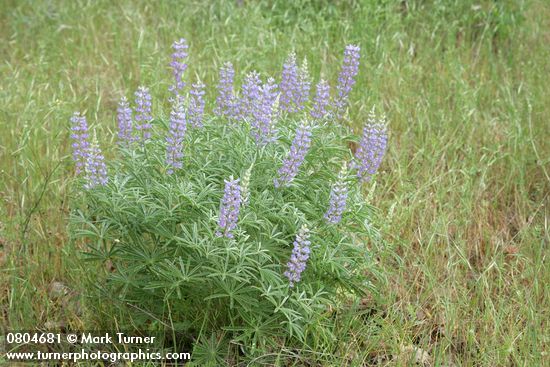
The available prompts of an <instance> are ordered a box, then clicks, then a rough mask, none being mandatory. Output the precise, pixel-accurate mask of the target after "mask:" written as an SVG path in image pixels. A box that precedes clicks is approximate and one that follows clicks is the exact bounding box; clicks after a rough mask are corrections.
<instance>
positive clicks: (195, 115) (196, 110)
mask: <svg viewBox="0 0 550 367" xmlns="http://www.w3.org/2000/svg"><path fill="white" fill-rule="evenodd" d="M189 94H190V99H189V109H188V111H187V114H188V115H189V123H190V124H191V126H192V127H196V128H201V127H202V126H203V124H202V119H203V116H204V84H202V83H201V82H200V81H198V82H197V83H195V84H193V85H192V86H191V91H190V92H189Z"/></svg>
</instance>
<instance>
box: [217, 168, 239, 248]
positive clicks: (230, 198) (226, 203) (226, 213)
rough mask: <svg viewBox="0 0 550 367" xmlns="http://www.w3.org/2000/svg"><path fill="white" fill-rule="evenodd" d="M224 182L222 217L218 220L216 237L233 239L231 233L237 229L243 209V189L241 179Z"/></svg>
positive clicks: (231, 178)
mask: <svg viewBox="0 0 550 367" xmlns="http://www.w3.org/2000/svg"><path fill="white" fill-rule="evenodd" d="M224 181H225V189H224V194H223V198H222V200H221V203H220V217H219V220H218V226H219V230H218V231H217V232H216V235H217V236H219V237H221V236H223V237H227V238H233V233H231V232H232V231H233V230H234V229H235V228H236V227H237V221H238V219H239V211H240V207H241V187H240V185H239V179H235V180H234V179H233V176H231V177H229V180H224Z"/></svg>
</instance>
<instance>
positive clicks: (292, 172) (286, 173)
mask: <svg viewBox="0 0 550 367" xmlns="http://www.w3.org/2000/svg"><path fill="white" fill-rule="evenodd" d="M310 145H311V126H310V125H309V124H307V123H305V122H303V123H302V124H301V125H300V126H298V128H297V129H296V136H295V137H294V140H293V141H292V146H291V147H290V152H289V154H288V156H287V157H286V158H285V159H284V161H283V166H282V167H281V168H279V171H278V173H279V177H278V178H276V179H275V180H274V181H273V182H274V184H275V187H280V186H288V185H290V183H291V182H292V180H293V179H294V177H296V175H297V174H298V169H299V168H300V166H301V165H302V162H303V161H304V158H305V156H306V154H307V151H308V150H309V147H310Z"/></svg>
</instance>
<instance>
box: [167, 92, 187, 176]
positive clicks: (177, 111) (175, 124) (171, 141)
mask: <svg viewBox="0 0 550 367" xmlns="http://www.w3.org/2000/svg"><path fill="white" fill-rule="evenodd" d="M186 130H187V120H186V116H185V110H184V107H183V101H182V100H181V98H177V100H176V101H175V103H174V106H173V107H172V111H171V112H170V131H169V133H168V136H167V137H166V143H167V145H166V163H167V164H168V165H169V166H170V168H169V169H168V171H166V173H168V174H169V175H171V174H172V173H174V170H175V169H179V168H182V166H183V163H182V161H181V159H182V158H183V139H184V138H185V132H186Z"/></svg>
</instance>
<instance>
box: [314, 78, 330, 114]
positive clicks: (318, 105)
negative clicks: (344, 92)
mask: <svg viewBox="0 0 550 367" xmlns="http://www.w3.org/2000/svg"><path fill="white" fill-rule="evenodd" d="M329 103H330V86H329V85H328V83H327V82H326V81H325V80H323V79H321V80H320V81H319V83H318V84H317V93H316V94H315V99H314V101H313V108H312V110H311V112H310V114H311V117H313V118H314V119H322V118H324V117H325V116H327V113H328V111H327V107H328V106H329Z"/></svg>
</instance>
